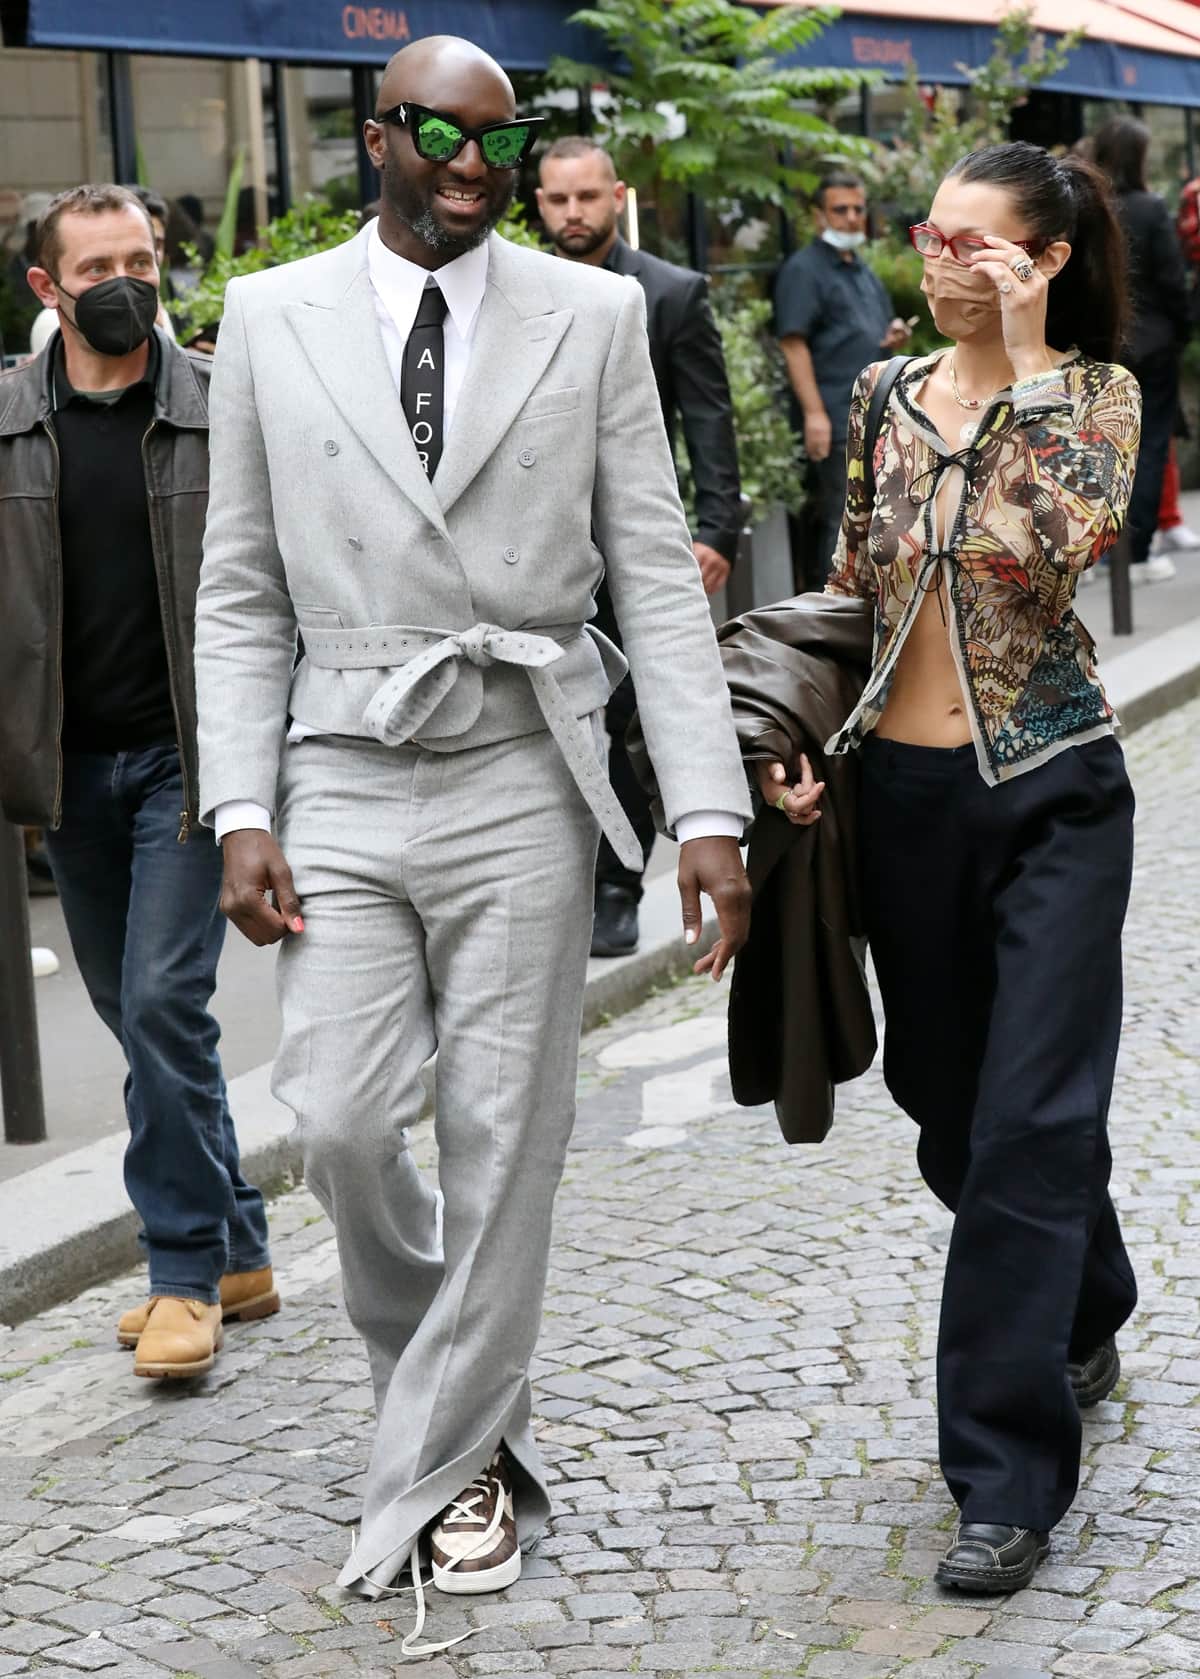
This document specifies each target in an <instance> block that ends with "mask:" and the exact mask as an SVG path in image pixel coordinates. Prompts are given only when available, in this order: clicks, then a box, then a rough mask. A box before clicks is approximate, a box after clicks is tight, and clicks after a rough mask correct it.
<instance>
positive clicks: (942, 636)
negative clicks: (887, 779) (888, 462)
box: [875, 378, 971, 746]
mask: <svg viewBox="0 0 1200 1679" xmlns="http://www.w3.org/2000/svg"><path fill="white" fill-rule="evenodd" d="M936 386H937V381H936V380H934V379H932V378H931V379H927V380H926V382H925V385H924V387H923V389H922V391H921V393H920V398H919V400H920V401H921V405H922V407H923V408H924V410H925V412H926V414H928V416H929V418H930V419H931V420H932V421H933V423H934V425H935V426H936V427H937V429H938V431H939V432H940V433H941V435H942V437H943V438H944V439H945V440H946V443H947V447H948V448H950V449H956V448H961V446H962V445H961V443H959V442H957V441H953V442H952V441H951V439H952V438H956V434H957V432H958V428H959V426H960V425H961V424H962V422H963V420H964V419H966V418H967V416H966V415H965V414H963V413H962V411H961V410H960V409H958V408H957V406H956V405H955V403H954V402H953V399H952V398H951V397H949V395H948V394H946V393H942V392H939V391H938V390H937V389H936ZM962 488H963V475H962V471H961V469H960V468H958V467H952V468H951V469H950V471H948V472H947V473H946V474H945V476H944V477H943V479H942V482H941V484H940V486H939V488H938V494H937V499H936V501H935V502H934V508H933V518H934V529H935V531H938V532H940V533H941V541H942V543H943V544H944V543H945V540H946V536H947V533H948V532H949V529H950V526H951V525H952V524H953V521H954V515H955V511H956V510H957V507H958V502H959V497H960V496H961V494H962ZM935 579H936V587H934V581H935ZM953 623H954V617H953V607H952V606H951V603H950V602H949V601H948V600H947V599H946V590H945V581H944V578H943V576H942V572H941V569H940V568H939V569H938V570H936V571H935V572H933V574H932V576H931V577H930V579H929V584H928V586H927V592H926V593H925V596H924V599H923V600H922V601H921V602H920V604H919V606H918V607H917V611H916V616H915V617H914V618H913V620H912V622H911V623H910V624H909V627H908V634H907V635H906V637H905V640H904V645H903V647H902V648H901V649H900V655H899V657H898V659H897V660H896V667H895V670H894V671H893V673H892V680H891V685H890V687H889V689H888V697H887V704H886V705H885V706H884V708H883V715H882V717H881V718H880V719H879V722H878V723H877V724H876V725H875V733H876V734H877V735H880V736H882V738H883V739H884V740H898V741H903V742H905V743H906V744H908V745H909V746H966V745H967V744H968V742H969V741H970V739H971V725H970V721H969V719H968V717H967V702H966V696H965V695H964V693H963V685H962V679H961V677H960V676H959V673H958V666H957V665H956V664H955V662H954V654H953V652H952V650H951V646H950V637H951V635H952V634H953Z"/></svg>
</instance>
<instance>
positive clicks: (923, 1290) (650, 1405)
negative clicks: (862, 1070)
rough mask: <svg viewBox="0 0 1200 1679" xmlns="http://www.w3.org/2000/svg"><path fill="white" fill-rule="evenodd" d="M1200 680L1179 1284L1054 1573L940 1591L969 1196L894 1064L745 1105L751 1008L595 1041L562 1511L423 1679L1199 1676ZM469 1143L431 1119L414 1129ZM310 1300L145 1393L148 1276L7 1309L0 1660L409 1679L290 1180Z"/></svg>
mask: <svg viewBox="0 0 1200 1679" xmlns="http://www.w3.org/2000/svg"><path fill="white" fill-rule="evenodd" d="M1198 731H1200V700H1197V701H1194V702H1193V703H1192V704H1191V705H1190V706H1188V707H1186V708H1184V709H1181V710H1179V711H1177V712H1176V713H1174V714H1173V715H1172V716H1171V717H1169V718H1166V719H1164V720H1161V721H1160V722H1158V723H1156V724H1154V725H1153V726H1151V727H1148V728H1146V729H1145V730H1143V731H1141V732H1140V733H1138V734H1137V735H1136V736H1135V737H1134V739H1133V740H1132V742H1131V743H1130V750H1129V758H1130V767H1131V771H1132V775H1133V778H1134V781H1135V784H1136V786H1137V788H1138V795H1139V811H1138V859H1137V867H1136V872H1135V881H1134V893H1133V903H1132V908H1131V913H1130V919H1129V926H1128V936H1127V970H1128V995H1127V1009H1126V1032H1125V1039H1124V1042H1123V1046H1122V1055H1121V1065H1120V1068H1119V1072H1118V1080H1117V1092H1116V1099H1115V1103H1114V1108H1113V1113H1112V1132H1113V1144H1114V1153H1115V1157H1116V1164H1115V1177H1114V1193H1115V1195H1116V1199H1117V1203H1118V1206H1119V1207H1120V1210H1121V1216H1122V1219H1123V1221H1124V1224H1125V1231H1126V1238H1127V1241H1128V1243H1129V1247H1130V1251H1131V1254H1132V1256H1133V1259H1134V1264H1135V1266H1136V1269H1137V1273H1138V1278H1139V1283H1140V1286H1141V1291H1142V1297H1141V1302H1140V1305H1139V1308H1138V1311H1137V1313H1136V1315H1135V1317H1134V1319H1133V1321H1132V1322H1131V1323H1130V1325H1129V1326H1128V1327H1127V1329H1126V1330H1125V1331H1124V1332H1123V1334H1122V1336H1121V1352H1122V1358H1123V1361H1124V1366H1125V1376H1124V1379H1123V1381H1122V1384H1121V1386H1120V1387H1119V1388H1118V1390H1117V1392H1116V1393H1115V1395H1114V1396H1113V1398H1112V1399H1111V1400H1109V1401H1107V1402H1105V1403H1104V1404H1103V1405H1100V1406H1098V1407H1097V1408H1096V1409H1095V1410H1093V1411H1091V1412H1089V1413H1088V1414H1087V1418H1086V1421H1085V1425H1084V1449H1083V1470H1084V1473H1083V1486H1082V1490H1081V1492H1080V1494H1079V1496H1078V1498H1077V1500H1076V1502H1075V1506H1074V1508H1073V1509H1072V1511H1071V1513H1070V1515H1069V1516H1068V1518H1067V1519H1066V1520H1065V1521H1064V1522H1063V1523H1062V1524H1061V1526H1060V1527H1059V1529H1058V1531H1057V1532H1056V1534H1055V1536H1054V1548H1053V1551H1052V1553H1051V1557H1050V1560H1049V1562H1048V1564H1047V1565H1046V1566H1045V1567H1043V1569H1042V1570H1041V1571H1040V1572H1039V1574H1038V1576H1037V1579H1036V1582H1035V1585H1034V1587H1033V1588H1032V1589H1030V1590H1027V1591H1024V1592H1021V1593H1019V1594H1017V1595H1016V1596H1014V1597H1012V1598H1008V1599H1004V1598H998V1599H980V1598H971V1597H967V1596H956V1595H950V1594H945V1593H942V1592H939V1591H938V1590H937V1589H936V1588H935V1587H933V1586H932V1585H931V1584H930V1573H931V1570H932V1568H933V1566H934V1563H935V1560H936V1558H937V1556H938V1554H939V1552H940V1550H941V1549H943V1548H944V1546H945V1544H946V1543H947V1539H948V1535H949V1532H950V1529H951V1527H952V1524H953V1509H952V1506H951V1503H950V1500H949V1498H948V1496H947V1493H946V1491H945V1489H944V1487H943V1485H942V1483H941V1480H940V1477H939V1474H938V1471H937V1466H936V1433H935V1418H934V1374H933V1362H932V1354H933V1348H934V1341H935V1335H936V1320H937V1302H938V1297H939V1293H940V1283H941V1271H942V1266H943V1262H944V1256H945V1249H946V1243H947V1239H948V1235H949V1226H950V1220H949V1217H948V1215H947V1214H946V1213H945V1211H944V1210H943V1209H942V1208H941V1207H940V1206H939V1205H938V1204H937V1203H936V1202H935V1201H934V1200H933V1198H932V1196H930V1195H929V1193H928V1191H927V1190H925V1188H924V1186H923V1185H922V1184H921V1183H920V1181H919V1179H918V1177H917V1174H916V1170H915V1166H914V1160H913V1144H914V1133H913V1129H912V1127H911V1125H910V1124H909V1123H908V1121H907V1120H905V1119H904V1118H903V1117H902V1116H901V1115H899V1114H898V1113H897V1112H896V1110H895V1109H894V1107H893V1106H892V1104H891V1103H890V1101H889V1100H888V1098H887V1096H886V1093H885V1092H884V1089H883V1084H882V1080H881V1077H880V1073H879V1069H878V1067H876V1068H874V1069H872V1070H871V1072H869V1073H868V1074H867V1075H866V1077H864V1078H863V1079H861V1080H858V1081H857V1082H856V1083H855V1084H854V1085H853V1086H850V1087H848V1088H847V1089H846V1090H845V1091H843V1092H842V1093H841V1097H840V1099H839V1107H838V1116H837V1120H836V1123H835V1125H834V1129H833V1132H832V1134H831V1136H830V1138H829V1139H828V1141H827V1142H826V1143H825V1144H822V1145H821V1146H820V1147H818V1148H792V1149H789V1148H787V1147H786V1146H785V1145H784V1144H783V1143H782V1142H781V1140H780V1138H779V1135H778V1131H777V1128H776V1124H775V1120H774V1117H773V1115H772V1114H771V1112H770V1111H769V1110H763V1109H754V1110H745V1109H737V1108H735V1107H734V1106H733V1104H732V1099H731V1095H730V1091H729V1085H728V1077H727V1072H726V1067H725V1059H724V1019H723V1013H724V997H723V995H722V992H721V991H720V990H719V989H718V988H716V987H714V986H712V985H711V984H708V983H706V982H703V981H695V980H691V981H688V982H686V983H684V984H682V985H680V986H677V987H672V988H670V989H665V990H663V991H662V992H660V993H659V994H658V995H657V996H655V997H652V998H651V999H649V1000H648V1001H646V1002H645V1003H643V1004H642V1005H641V1006H640V1007H639V1008H638V1009H637V1010H636V1011H634V1012H633V1013H631V1014H628V1015H626V1016H624V1017H622V1018H621V1019H620V1020H618V1021H615V1022H612V1023H610V1024H608V1025H606V1026H603V1027H601V1028H599V1029H598V1030H596V1031H594V1032H592V1033H590V1034H588V1036H587V1038H586V1039H585V1042H584V1053H583V1065H582V1069H581V1081H580V1094H581V1102H580V1118H579V1125H578V1127H577V1131H576V1135H575V1138H574V1141H573V1146H572V1148H571V1151H570V1155H569V1159H568V1164H567V1171H566V1176H565V1178H564V1182H563V1187H562V1191H561V1193H560V1196H559V1200H558V1206H557V1211H556V1220H555V1242H554V1248H553V1251H552V1255H551V1267H550V1277H549V1291H548V1296H547V1302H546V1315H545V1320H544V1325H543V1332H542V1335H541V1339H540V1342H539V1346H538V1352H537V1358H536V1363H535V1367H534V1371H533V1375H534V1383H535V1403H534V1412H535V1416H536V1417H537V1419H538V1423H537V1430H538V1436H539V1439H540V1442H541V1447H542V1450H543V1453H544V1454H545V1457H546V1460H547V1463H548V1465H549V1467H550V1474H551V1477H552V1480H553V1493H554V1505H555V1508H554V1515H553V1518H552V1522H551V1526H550V1530H549V1533H548V1535H547V1537H546V1538H545V1539H544V1540H543V1541H542V1542H541V1543H540V1545H539V1546H538V1548H537V1550H536V1551H535V1553H534V1554H533V1555H532V1556H531V1557H529V1558H528V1560H527V1561H526V1564H525V1569H524V1573H523V1577H522V1579H521V1580H520V1582H519V1583H518V1584H517V1585H516V1586H514V1587H513V1588H512V1589H511V1590H510V1591H509V1592H507V1593H506V1594H504V1595H503V1596H502V1597H499V1598H487V1597H485V1598H478V1599H461V1598H458V1599H451V1598H446V1597H443V1596H441V1595H440V1594H438V1593H437V1592H431V1593H430V1599H431V1603H430V1621H429V1625H428V1628H427V1634H428V1636H429V1638H430V1639H431V1640H433V1641H436V1640H439V1639H444V1638H450V1637H454V1636H455V1635H456V1634H457V1633H458V1632H461V1631H465V1630H467V1629H469V1628H472V1627H476V1628H480V1629H482V1630H480V1631H479V1632H478V1633H477V1634H476V1635H475V1636H473V1637H472V1638H471V1639H470V1640H469V1641H468V1642H467V1643H465V1644H462V1645H458V1646H456V1647H455V1648H454V1649H453V1650H451V1651H449V1652H448V1653H447V1654H445V1655H444V1656H440V1657H437V1658H434V1659H432V1660H430V1661H428V1662H426V1663H424V1665H423V1666H419V1667H418V1666H414V1667H413V1668H412V1672H413V1673H415V1674H420V1675H421V1676H422V1679H476V1676H483V1675H492V1674H507V1675H514V1676H516V1679H529V1676H533V1675H546V1674H549V1675H553V1676H558V1675H562V1676H567V1675H573V1676H574V1679H624V1676H627V1675H632V1674H639V1675H641V1676H642V1679H692V1676H693V1675H698V1674H720V1675H721V1676H722V1679H801V1676H804V1679H1051V1676H1054V1679H1150V1676H1158V1679H1189V1676H1194V1675H1195V1674H1197V1673H1198V1672H1200V1520H1198V1518H1197V1512H1198V1510H1200V1407H1198V1406H1197V1403H1196V1392H1197V1380H1198V1378H1200V1357H1198V1356H1197V1344H1196V1304H1197V1299H1198V1298H1200V1257H1198V1256H1197V1241H1196V1237H1197V1230H1198V1229H1200V1202H1198V1201H1197V1196H1196V1185H1197V1177H1198V1173H1200V1031H1198V1026H1197V1014H1196V1008H1195V996H1196V981H1197V954H1196V953H1197V949H1198V948H1200V754H1197V752H1196V747H1195V742H1196V737H1197V732H1198ZM414 1142H415V1147H416V1150H417V1155H418V1158H419V1159H420V1160H421V1161H422V1162H423V1163H425V1164H429V1162H430V1161H431V1160H432V1158H433V1153H434V1145H433V1139H432V1135H431V1128H430V1127H429V1126H423V1127H421V1128H420V1130H419V1132H418V1134H417V1135H416V1137H415V1139H414ZM271 1218H272V1228H273V1240H274V1247H275V1256H276V1260H277V1263H278V1268H279V1272H280V1278H281V1285H282V1290H283V1295H284V1310H283V1311H282V1312H281V1314H280V1315H279V1316H278V1317H275V1318H271V1319H268V1320H266V1321H264V1322H261V1323H257V1324H251V1325H245V1326H240V1327H239V1326H232V1327H231V1330H230V1334H229V1340H228V1342H227V1345H226V1349H225V1351H224V1352H223V1353H222V1354H221V1356H220V1357H219V1359H218V1361H217V1364H216V1367H215V1369H214V1371H213V1372H212V1374H211V1376H210V1377H208V1378H205V1379H204V1380H202V1381H199V1382H197V1383H195V1384H189V1385H181V1386H174V1387H172V1386H170V1385H164V1386H161V1387H155V1386H153V1385H151V1384H148V1383H141V1382H138V1381H137V1380H136V1379H135V1378H134V1377H133V1376H132V1374H131V1372H130V1357H129V1354H128V1353H123V1352H121V1351H120V1350H118V1349H117V1348H116V1346H115V1345H114V1342H113V1338H112V1331H113V1322H114V1319H115V1316H116V1313H117V1311H118V1310H119V1309H120V1307H121V1306H122V1305H123V1304H124V1303H125V1302H126V1301H127V1300H130V1299H132V1298H134V1297H135V1296H136V1294H137V1292H138V1290H139V1286H140V1282H141V1279H140V1277H139V1276H138V1275H137V1274H130V1275H129V1276H127V1277H124V1278H121V1279H120V1280H119V1281H118V1282H117V1283H116V1284H115V1285H111V1286H107V1287H102V1288H97V1289H93V1290H91V1291H89V1292H87V1293H85V1294H84V1295H82V1296H81V1297H80V1298H78V1299H76V1300H74V1301H72V1302H71V1303H69V1304H67V1305H62V1306H58V1307H55V1308H54V1309H53V1310H51V1311H48V1312H46V1313H44V1314H43V1315H41V1316H40V1317H37V1318H35V1319H33V1320H31V1321H29V1322H27V1323H25V1324H22V1325H21V1326H20V1327H19V1328H17V1329H15V1330H12V1331H10V1332H7V1333H5V1332H3V1331H0V1675H3V1676H12V1679H73V1676H75V1675H78V1674H79V1673H81V1672H95V1673H99V1674H101V1675H102V1676H103V1679H166V1676H167V1674H169V1673H174V1674H176V1675H177V1676H178V1679H184V1676H189V1675H190V1676H191V1679H320V1676H323V1675H330V1676H337V1679H344V1676H361V1679H386V1676H388V1675H396V1674H401V1673H407V1672H408V1671H409V1667H408V1664H407V1663H405V1662H404V1661H403V1660H402V1658H401V1657H400V1655H399V1639H400V1638H401V1637H402V1636H403V1634H404V1633H405V1632H406V1631H407V1630H408V1629H409V1628H410V1627H411V1625H412V1599H411V1597H406V1596H398V1597H395V1598H390V1599H387V1600H384V1601H382V1602H379V1603H374V1604H365V1603H362V1602H359V1601H356V1600H348V1599H345V1598H343V1597H342V1596H341V1594H340V1593H339V1592H338V1591H337V1589H336V1587H335V1586H334V1584H333V1582H334V1579H335V1576H336V1574H337V1571H338V1569H339V1567H340V1565H341V1563H342V1561H343V1560H344V1558H345V1556H346V1553H347V1550H348V1546H349V1540H350V1528H351V1524H353V1522H354V1521H355V1520H356V1518H357V1512H358V1498H359V1495H360V1492H361V1484H362V1483H361V1477H362V1472H363V1469H364V1466H365V1463H366V1459H367V1453H368V1450H369V1447H370V1437H371V1429H372V1422H371V1399H370V1391H369V1384H368V1381H367V1369H366V1362H365V1359H364V1357H363V1355H362V1350H361V1346H360V1344H359V1342H358V1340H357V1338H356V1337H355V1335H354V1334H353V1332H352V1331H351V1329H350V1327H349V1325H348V1324H347V1322H346V1318H345V1313H344V1310H343V1307H342V1305H341V1301H340V1293H339V1288H338V1277H337V1256H336V1250H335V1244H334V1239H333V1234H332V1231H331V1230H330V1228H329V1226H328V1224H327V1223H326V1221H325V1219H324V1217H323V1215H322V1214H321V1212H320V1210H319V1208H318V1207H317V1206H316V1204H315V1202H314V1201H313V1200H312V1199H311V1197H310V1196H309V1195H308V1193H307V1191H305V1190H303V1189H299V1190H295V1191H292V1192H291V1193H290V1194H288V1195H285V1196H283V1197H282V1198H280V1199H279V1200H278V1201H276V1202H275V1203H274V1204H273V1206H272V1209H271Z"/></svg>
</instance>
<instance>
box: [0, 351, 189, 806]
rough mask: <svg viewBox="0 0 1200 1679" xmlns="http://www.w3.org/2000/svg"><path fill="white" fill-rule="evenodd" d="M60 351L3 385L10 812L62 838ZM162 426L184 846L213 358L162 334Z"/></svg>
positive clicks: (158, 514) (1, 653) (0, 716)
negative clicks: (56, 388)
mask: <svg viewBox="0 0 1200 1679" xmlns="http://www.w3.org/2000/svg"><path fill="white" fill-rule="evenodd" d="M56 342H57V339H56V338H55V339H52V340H51V343H50V344H49V345H48V346H47V348H46V349H45V350H44V351H43V353H42V354H41V355H40V356H36V357H34V358H33V360H31V361H28V362H25V363H23V365H22V366H20V367H18V368H14V369H13V370H12V371H11V372H9V373H5V374H2V375H0V807H2V808H3V811H4V815H5V816H6V817H7V818H8V820H9V821H10V822H22V823H28V824H30V825H31V826H38V827H45V828H56V827H57V826H58V824H59V822H60V820H61V815H62V747H61V738H62V720H63V705H62V556H61V550H60V543H59V527H58V506H57V497H58V470H59V462H58V445H57V443H56V442H55V439H54V431H53V427H52V425H51V413H52V408H53V402H52V396H51V391H50V377H51V371H52V368H53V362H54V345H55V344H56ZM158 342H159V349H160V351H161V356H160V361H159V372H158V380H157V383H156V386H155V402H154V418H153V420H152V421H151V423H150V425H149V426H148V427H147V429H146V433H145V436H144V437H143V439H142V460H143V462H144V465H145V473H146V497H147V501H148V504H149V508H150V533H151V539H152V543H153V547H154V568H155V572H156V575H157V578H158V594H159V603H160V606H161V609H162V624H163V635H164V638H165V641H166V648H167V665H168V669H169V672H170V678H171V699H172V703H173V705H174V710H175V728H176V735H177V739H178V742H179V751H180V757H181V760H182V763H183V789H184V804H185V809H184V810H182V811H181V812H180V831H179V837H180V839H186V838H187V835H188V833H189V832H190V830H191V828H192V826H193V825H194V824H195V823H196V821H197V816H198V813H197V808H196V798H197V770H196V689H195V681H194V677H193V674H192V650H193V645H194V620H195V614H196V586H197V584H198V582H199V580H200V558H201V551H202V547H203V540H204V520H205V515H206V512H207V508H208V378H209V369H210V367H211V362H210V359H209V358H208V357H207V356H202V355H199V354H197V353H195V352H193V351H189V350H181V349H180V348H179V347H178V345H176V344H174V343H172V342H171V341H170V340H169V339H168V338H166V337H164V335H163V334H162V333H159V335H158Z"/></svg>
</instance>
